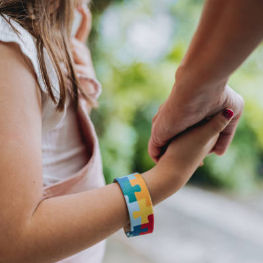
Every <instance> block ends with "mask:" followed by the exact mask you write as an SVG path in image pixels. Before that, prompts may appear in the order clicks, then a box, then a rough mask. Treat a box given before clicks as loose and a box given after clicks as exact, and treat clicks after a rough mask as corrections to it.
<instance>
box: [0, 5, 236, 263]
mask: <svg viewBox="0 0 263 263" xmlns="http://www.w3.org/2000/svg"><path fill="white" fill-rule="evenodd" d="M75 4H76V3H75V2H74V1H73V0H71V1H65V0H60V1H59V0H53V1H51V0H50V1H46V0H34V1H33V0H27V1H21V0H5V1H1V2H0V14H1V16H0V52H1V59H0V92H1V99H0V126H1V130H0V149H1V150H0V167H1V176H0V211H1V213H0V223H1V226H2V227H1V228H0V262H5V263H18V262H19V263H31V262H32V263H42V262H68V263H84V262H85V263H87V262H90V263H99V262H102V259H103V255H104V250H105V239H106V238H107V237H108V236H110V235H111V234H113V233H115V232H116V231H118V230H119V229H121V228H124V230H125V233H126V235H127V236H136V235H141V234H147V233H151V232H152V231H153V223H154V221H153V209H152V207H153V206H154V205H156V204H158V203H160V202H161V201H163V200H164V199H166V198H168V197H169V196H171V195H172V194H174V193H175V192H176V191H177V190H178V189H180V188H181V187H182V186H183V185H184V184H185V183H186V182H187V181H188V179H189V178H190V177H191V175H192V174H193V173H194V171H195V170H196V169H197V167H198V166H199V164H200V163H201V162H202V161H203V159H204V158H205V157H206V155H207V154H208V153H209V152H210V150H211V149H212V147H213V145H214V144H215V142H216V140H217V138H218V136H219V133H220V131H222V130H223V129H224V127H226V125H227V124H228V123H229V122H230V120H231V118H232V117H233V112H232V111H231V110H230V109H226V110H225V111H224V112H223V113H218V114H217V115H216V116H215V117H213V118H212V119H211V120H210V121H209V122H207V123H205V124H202V125H200V126H198V127H195V128H193V129H191V130H189V131H187V132H185V133H184V134H182V135H181V136H180V137H178V138H176V140H174V141H172V142H171V143H170V145H169V147H168V148H167V150H166V152H165V154H164V155H163V156H162V157H161V159H160V160H159V162H158V163H157V164H156V166H154V167H153V168H152V169H151V170H149V171H146V172H145V173H142V174H141V175H140V174H132V175H130V176H124V177H122V178H119V179H116V181H115V182H113V183H112V184H109V185H105V181H104V177H103V173H102V165H101V157H100V151H99V145H98V140H97V136H96V133H95V130H94V127H93V124H92V122H91V120H90V118H89V112H90V110H91V108H92V107H96V100H97V98H98V96H99V94H100V92H101V88H100V85H99V83H98V81H97V80H96V76H95V72H94V69H93V67H92V61H91V58H90V54H89V51H88V49H87V48H86V46H85V42H86V40H87V37H88V33H89V30H90V26H91V16H90V13H89V10H88V9H87V7H86V6H85V5H82V6H78V7H77V8H78V11H79V12H80V13H81V15H82V22H81V25H80V27H79V29H78V30H77V33H76V35H75V37H73V38H72V39H71V36H70V34H71V31H70V30H71V27H72V23H71V22H72V15H73V10H74V6H75ZM112 165H114V164H112ZM127 189H128V190H127ZM127 191H128V193H127ZM132 199H134V200H132ZM135 205H139V209H137V210H136V208H135ZM143 205H145V206H144V207H143ZM132 209H133V210H132ZM132 212H134V214H133V213H132ZM136 213H137V216H136ZM138 213H139V214H140V215H139V214H138ZM157 216H158V215H157ZM143 221H144V222H143ZM146 225H147V226H148V227H146Z"/></svg>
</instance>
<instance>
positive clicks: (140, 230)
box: [127, 226, 148, 237]
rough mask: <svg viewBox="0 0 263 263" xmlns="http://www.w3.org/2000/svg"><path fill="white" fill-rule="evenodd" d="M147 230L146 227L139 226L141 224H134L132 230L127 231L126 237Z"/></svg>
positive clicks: (137, 234)
mask: <svg viewBox="0 0 263 263" xmlns="http://www.w3.org/2000/svg"><path fill="white" fill-rule="evenodd" d="M145 232H148V228H143V229H142V228H141V226H135V227H134V231H130V232H128V233H127V236H128V237H135V236H139V235H140V233H145Z"/></svg>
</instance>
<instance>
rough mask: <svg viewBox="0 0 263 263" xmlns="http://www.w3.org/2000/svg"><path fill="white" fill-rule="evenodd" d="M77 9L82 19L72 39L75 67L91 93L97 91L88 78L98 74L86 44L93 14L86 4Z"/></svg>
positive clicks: (82, 82)
mask: <svg viewBox="0 0 263 263" xmlns="http://www.w3.org/2000/svg"><path fill="white" fill-rule="evenodd" d="M77 10H78V11H79V13H80V14H81V15H82V20H81V23H80V26H79V28H78V30H77V33H76V35H75V37H73V38H72V39H71V43H70V45H71V51H72V56H73V60H74V63H75V65H74V67H75V70H76V72H77V75H78V78H79V81H80V84H81V85H82V86H83V87H84V89H85V90H86V91H87V92H88V93H89V94H93V93H94V92H95V90H94V85H92V84H91V83H90V81H89V80H88V79H89V78H96V74H95V70H94V68H93V63H92V58H91V54H90V50H89V49H88V47H87V46H86V42H87V40H88V37H89V34H90V31H91V26H92V15H91V12H90V10H89V8H88V7H87V5H85V4H83V5H79V6H78V8H77Z"/></svg>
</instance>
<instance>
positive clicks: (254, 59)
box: [89, 0, 263, 193]
mask: <svg viewBox="0 0 263 263" xmlns="http://www.w3.org/2000/svg"><path fill="white" fill-rule="evenodd" d="M202 5H203V1H202V0H188V1H183V0H181V1H175V0H163V1H158V0H129V1H125V0H122V1H120V0H119V1H110V0H108V1H104V0H100V1H99V0H97V1H96V2H95V3H94V4H93V12H94V21H93V24H94V30H93V33H92V37H91V40H90V43H89V45H90V48H91V51H92V54H93V59H94V65H95V68H96V71H97V75H98V78H99V80H100V81H101V83H102V85H103V93H102V95H101V97H100V99H99V102H100V107H99V109H98V110H94V111H93V112H92V119H93V121H94V123H95V127H96V130H97V133H98V135H99V139H100V147H101V152H102V158H103V165H104V174H105V177H106V180H107V183H111V182H112V179H113V178H114V177H118V176H123V175H125V174H128V173H131V172H135V171H138V172H144V171H146V170H147V169H150V168H151V167H152V166H153V165H154V163H153V161H152V160H151V159H150V157H149V156H148V153H147V145H148V140H149V137H150V132H151V121H152V118H153V116H154V114H155V113H156V112H157V110H158V107H159V106H160V104H161V103H163V102H164V101H165V99H166V98H167V96H168V95H169V93H170V91H171V88H172V86H173V84H174V74H175V71H176V68H177V67H178V65H179V63H180V61H181V59H182V58H183V55H184V53H185V52H186V50H187V46H188V45H189V42H190V40H191V37H192V35H193V33H194V31H195V29H196V26H197V23H198V20H199V18H200V15H201V11H202ZM230 86H231V87H233V88H234V89H235V90H236V91H237V92H239V93H240V94H241V95H243V97H244V98H245V101H246V105H245V110H244V114H243V116H242V119H241V121H240V124H239V126H238V129H237V133H236V136H235V138H234V141H233V143H232V145H231V147H230V148H229V150H228V152H227V153H226V154H225V155H224V156H222V157H218V156H209V157H208V158H207V159H206V160H205V165H204V166H203V167H201V168H199V169H198V171H197V172H196V174H195V175H194V176H193V178H192V179H191V181H190V183H191V182H192V183H197V184H202V185H208V186H210V187H211V186H213V187H222V188H224V189H229V190H232V191H237V192H242V193H250V192H251V191H255V190H256V189H259V187H260V186H261V185H262V174H263V169H262V162H263V154H262V153H263V121H262V119H263V103H262V99H263V88H262V87H263V48H262V47H259V48H258V49H257V50H256V51H255V52H254V53H253V54H252V55H251V56H250V57H249V58H248V59H247V61H246V62H245V63H244V64H243V65H242V66H241V67H240V68H239V69H238V70H237V71H236V72H235V73H234V74H233V76H232V77H231V79H230Z"/></svg>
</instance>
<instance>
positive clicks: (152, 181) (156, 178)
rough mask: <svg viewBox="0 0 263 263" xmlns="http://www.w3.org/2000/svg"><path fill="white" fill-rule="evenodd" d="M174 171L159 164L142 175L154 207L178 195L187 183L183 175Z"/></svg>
mask: <svg viewBox="0 0 263 263" xmlns="http://www.w3.org/2000/svg"><path fill="white" fill-rule="evenodd" d="M173 167H174V165H173ZM174 170H175V169H170V168H169V167H168V168H167V167H165V166H160V165H158V164H157V165H156V166H154V167H153V168H152V169H150V170H148V171H146V172H144V173H142V174H141V175H142V177H143V178H144V180H145V183H146V185H147V188H148V191H149V193H150V195H151V199H152V203H153V205H154V206H155V205H156V204H158V203H160V202H162V201H163V200H165V199H166V198H168V197H170V196H171V195H173V194H174V193H176V192H177V191H178V190H179V189H180V188H181V187H183V185H184V184H185V183H186V180H185V177H184V176H183V173H181V172H180V171H179V170H178V171H176V172H174Z"/></svg>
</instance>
